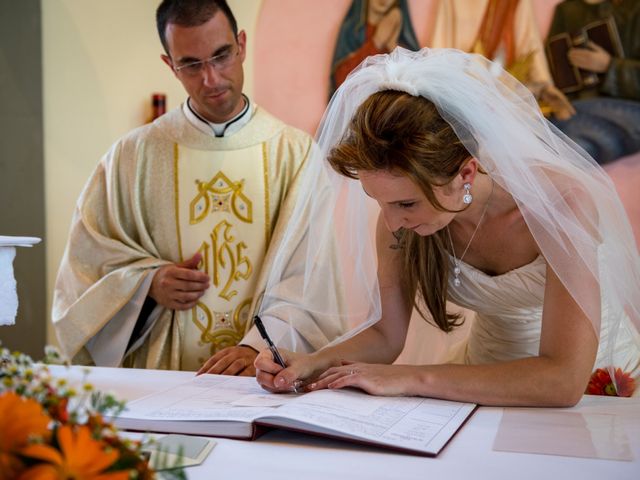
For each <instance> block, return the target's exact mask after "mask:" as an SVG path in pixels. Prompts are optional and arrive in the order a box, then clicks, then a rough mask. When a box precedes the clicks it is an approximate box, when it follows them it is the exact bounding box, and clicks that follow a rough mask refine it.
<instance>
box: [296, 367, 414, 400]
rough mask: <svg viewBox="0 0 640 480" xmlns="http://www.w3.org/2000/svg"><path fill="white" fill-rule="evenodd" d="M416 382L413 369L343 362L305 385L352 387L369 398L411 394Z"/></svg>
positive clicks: (317, 388) (317, 387)
mask: <svg viewBox="0 0 640 480" xmlns="http://www.w3.org/2000/svg"><path fill="white" fill-rule="evenodd" d="M417 379H418V376H417V372H416V370H415V367H412V366H407V365H377V364H369V363H350V362H343V365H342V366H340V367H333V368H330V369H329V370H327V371H326V372H324V373H323V374H322V375H320V377H318V380H316V381H315V382H314V383H311V384H309V385H307V390H320V389H323V388H330V389H334V388H346V387H355V388H359V389H361V390H364V391H365V392H367V393H369V394H371V395H388V396H393V395H411V391H412V388H411V385H413V384H414V383H415V381H416V380H417Z"/></svg>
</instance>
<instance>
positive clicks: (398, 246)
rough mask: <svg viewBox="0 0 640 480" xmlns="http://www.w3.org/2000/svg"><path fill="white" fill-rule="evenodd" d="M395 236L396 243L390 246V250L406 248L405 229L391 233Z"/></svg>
mask: <svg viewBox="0 0 640 480" xmlns="http://www.w3.org/2000/svg"><path fill="white" fill-rule="evenodd" d="M391 233H392V234H393V237H394V238H395V239H396V243H392V244H391V245H389V248H390V249H391V250H400V249H402V248H403V247H404V244H403V242H402V239H403V237H404V228H400V229H398V230H396V231H395V232H391Z"/></svg>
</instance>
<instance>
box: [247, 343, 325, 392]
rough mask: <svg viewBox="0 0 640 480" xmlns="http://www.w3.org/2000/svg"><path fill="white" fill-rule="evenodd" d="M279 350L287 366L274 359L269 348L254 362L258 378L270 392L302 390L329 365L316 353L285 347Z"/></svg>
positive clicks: (261, 384) (262, 385)
mask: <svg viewBox="0 0 640 480" xmlns="http://www.w3.org/2000/svg"><path fill="white" fill-rule="evenodd" d="M279 352H280V355H281V356H282V359H283V360H284V362H285V364H286V365H287V367H286V368H283V367H282V366H280V365H279V364H278V363H276V362H275V361H274V360H273V355H272V353H271V350H269V349H266V350H263V351H261V352H260V353H259V354H258V356H257V357H256V360H255V362H254V366H255V367H256V380H257V381H258V383H259V384H260V386H261V387H262V388H264V389H265V390H268V391H270V392H274V393H283V392H296V391H297V392H302V391H304V390H305V388H304V385H305V384H306V383H307V381H309V379H311V378H315V377H316V375H317V373H318V372H321V371H323V370H325V369H326V368H327V367H328V365H325V364H324V363H323V362H322V361H320V359H319V358H318V357H317V355H314V354H310V355H306V354H301V353H294V352H290V351H288V350H284V349H279Z"/></svg>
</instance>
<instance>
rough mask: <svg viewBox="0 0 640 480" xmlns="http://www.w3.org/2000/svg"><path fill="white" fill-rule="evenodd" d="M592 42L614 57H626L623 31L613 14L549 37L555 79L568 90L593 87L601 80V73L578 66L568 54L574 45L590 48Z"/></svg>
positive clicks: (555, 81)
mask: <svg viewBox="0 0 640 480" xmlns="http://www.w3.org/2000/svg"><path fill="white" fill-rule="evenodd" d="M589 41H592V42H593V43H595V44H597V45H599V46H601V47H602V48H604V49H605V50H606V51H607V52H609V54H610V55H611V56H613V57H618V58H622V57H624V52H623V50H622V42H621V41H620V34H619V33H618V29H617V27H616V22H615V20H614V19H613V17H608V18H606V19H604V20H598V21H596V22H592V23H589V24H587V25H585V26H584V27H583V28H581V29H580V31H578V32H575V33H573V34H569V33H559V34H557V35H553V36H552V37H550V38H549V39H548V40H547V45H546V51H547V58H548V60H549V66H550V68H551V75H553V81H554V83H555V85H556V87H558V88H559V89H560V90H562V91H563V92H565V93H571V92H577V91H579V90H582V89H584V88H590V87H593V86H595V85H597V84H598V83H599V82H600V77H599V76H598V74H596V73H594V72H589V71H586V70H581V69H579V68H577V67H575V66H574V65H572V64H571V63H570V62H569V59H568V57H567V53H568V52H569V50H570V49H571V48H587V47H586V45H587V42H589Z"/></svg>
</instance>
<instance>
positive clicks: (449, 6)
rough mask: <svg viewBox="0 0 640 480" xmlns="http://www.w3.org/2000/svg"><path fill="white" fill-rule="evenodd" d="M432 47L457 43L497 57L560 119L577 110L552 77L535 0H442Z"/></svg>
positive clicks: (546, 112) (468, 48) (468, 50)
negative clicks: (533, 1)
mask: <svg viewBox="0 0 640 480" xmlns="http://www.w3.org/2000/svg"><path fill="white" fill-rule="evenodd" d="M429 46H430V47H434V48H457V49H459V50H463V51H465V52H472V53H479V54H481V55H483V56H485V57H486V58H488V59H489V60H494V61H496V62H499V63H500V64H501V65H502V66H503V67H504V68H505V70H507V71H508V72H509V73H510V74H511V75H513V76H514V77H516V79H518V80H519V81H520V82H522V83H524V84H525V85H526V86H527V88H528V89H529V90H530V91H531V92H532V93H533V94H534V96H535V97H536V99H537V100H538V101H539V102H540V103H541V104H544V106H545V108H546V111H545V114H552V115H553V116H554V117H555V118H558V119H562V120H564V119H568V118H570V117H571V115H573V113H574V111H573V107H572V106H571V103H570V102H569V100H568V99H567V97H566V96H565V95H564V94H563V93H562V92H561V91H560V90H558V89H557V88H556V87H555V85H554V84H553V81H552V79H551V74H550V73H549V67H548V65H547V60H546V58H545V54H544V48H543V44H542V38H541V36H540V32H539V31H538V27H537V24H536V22H535V16H534V14H533V8H532V5H531V2H529V1H528V0H440V2H439V6H438V13H437V15H436V20H435V25H434V31H433V35H432V39H431V44H430V45H429Z"/></svg>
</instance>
